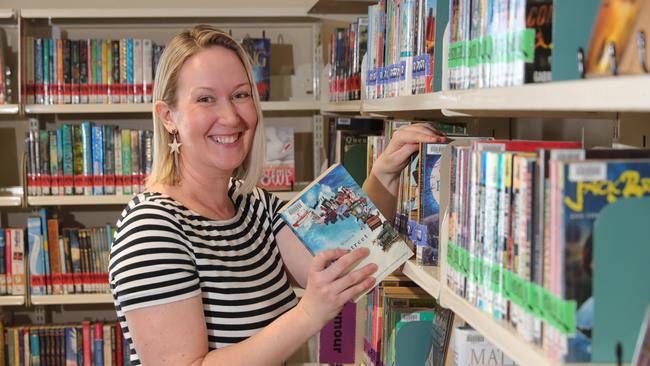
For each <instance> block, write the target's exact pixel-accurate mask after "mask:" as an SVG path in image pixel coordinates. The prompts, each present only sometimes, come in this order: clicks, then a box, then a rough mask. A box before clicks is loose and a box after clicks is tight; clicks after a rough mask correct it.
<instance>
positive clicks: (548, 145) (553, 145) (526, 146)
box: [472, 140, 582, 152]
mask: <svg viewBox="0 0 650 366" xmlns="http://www.w3.org/2000/svg"><path fill="white" fill-rule="evenodd" d="M485 144H490V145H503V146H504V150H505V151H521V152H534V151H537V150H538V149H580V148H582V144H581V143H580V142H575V141H541V140H473V141H472V149H475V148H476V147H477V146H479V145H485Z"/></svg>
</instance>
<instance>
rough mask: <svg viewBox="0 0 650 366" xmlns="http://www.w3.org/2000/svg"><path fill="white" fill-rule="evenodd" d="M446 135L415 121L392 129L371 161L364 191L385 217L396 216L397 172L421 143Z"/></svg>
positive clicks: (392, 217)
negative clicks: (392, 132) (387, 141)
mask: <svg viewBox="0 0 650 366" xmlns="http://www.w3.org/2000/svg"><path fill="white" fill-rule="evenodd" d="M446 140H447V137H445V136H444V135H442V134H440V133H439V132H437V131H436V130H435V129H433V127H431V125H429V124H426V123H418V124H414V125H410V126H405V127H402V128H400V129H399V130H397V131H395V133H394V134H393V136H392V138H391V140H390V142H389V143H388V146H387V147H386V149H385V150H384V152H383V153H382V154H381V155H380V156H379V158H378V159H377V161H376V162H375V163H374V164H373V165H372V171H371V172H370V174H369V175H368V178H366V180H365V182H364V183H363V191H364V192H366V194H367V195H368V197H370V200H371V201H372V202H373V203H374V204H375V206H377V208H378V209H379V211H381V213H382V215H384V217H386V218H387V219H388V220H390V221H393V220H394V218H395V209H396V205H397V202H396V201H397V189H398V188H399V187H398V186H399V176H400V173H401V172H402V170H404V168H405V167H406V165H407V164H408V163H409V161H410V158H411V155H413V154H414V153H415V152H417V151H418V149H419V148H420V144H421V143H436V142H445V141H446Z"/></svg>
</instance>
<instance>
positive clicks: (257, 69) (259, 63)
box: [242, 37, 271, 101]
mask: <svg viewBox="0 0 650 366" xmlns="http://www.w3.org/2000/svg"><path fill="white" fill-rule="evenodd" d="M242 46H243V47H244V49H245V50H246V52H248V55H249V56H250V58H251V64H252V66H253V76H254V77H255V84H256V85H257V91H258V93H259V95H260V100H261V101H267V100H269V96H270V82H271V61H270V59H269V58H270V57H271V40H270V39H268V38H250V37H246V38H244V40H243V41H242Z"/></svg>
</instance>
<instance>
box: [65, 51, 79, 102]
mask: <svg viewBox="0 0 650 366" xmlns="http://www.w3.org/2000/svg"><path fill="white" fill-rule="evenodd" d="M68 42H69V44H70V102H71V103H72V104H79V103H81V99H80V98H81V95H80V90H79V85H80V77H81V75H80V71H79V70H80V56H81V50H80V48H79V41H76V40H70V41H68Z"/></svg>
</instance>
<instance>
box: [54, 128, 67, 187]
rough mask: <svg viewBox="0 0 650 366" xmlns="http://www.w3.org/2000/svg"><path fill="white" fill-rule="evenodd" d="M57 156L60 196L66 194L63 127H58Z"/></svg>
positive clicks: (57, 177)
mask: <svg viewBox="0 0 650 366" xmlns="http://www.w3.org/2000/svg"><path fill="white" fill-rule="evenodd" d="M55 135H56V157H57V173H56V179H57V186H58V187H59V196H63V195H64V194H65V185H64V184H65V182H64V179H63V159H64V157H63V129H62V128H57V129H56V133H55Z"/></svg>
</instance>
